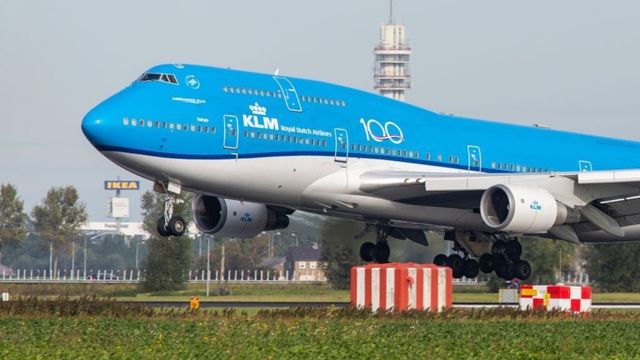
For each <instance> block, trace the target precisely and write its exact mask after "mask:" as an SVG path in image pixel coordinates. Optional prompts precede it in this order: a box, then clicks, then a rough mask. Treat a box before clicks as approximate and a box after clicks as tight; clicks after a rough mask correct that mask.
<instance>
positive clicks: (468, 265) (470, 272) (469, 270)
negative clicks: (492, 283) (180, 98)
mask: <svg viewBox="0 0 640 360" xmlns="http://www.w3.org/2000/svg"><path fill="white" fill-rule="evenodd" d="M479 271H480V265H478V262H477V261H475V260H472V259H467V260H466V261H465V262H464V277H466V278H467V279H473V278H475V277H476V276H478V272H479Z"/></svg>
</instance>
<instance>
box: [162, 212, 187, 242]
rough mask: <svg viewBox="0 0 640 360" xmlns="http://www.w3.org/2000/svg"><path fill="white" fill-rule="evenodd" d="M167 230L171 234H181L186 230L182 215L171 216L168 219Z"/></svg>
mask: <svg viewBox="0 0 640 360" xmlns="http://www.w3.org/2000/svg"><path fill="white" fill-rule="evenodd" d="M167 230H169V233H171V235H173V236H178V237H179V236H182V235H184V233H185V231H187V223H186V221H184V219H183V218H182V216H178V215H176V216H173V217H171V219H170V220H169V225H168V226H167Z"/></svg>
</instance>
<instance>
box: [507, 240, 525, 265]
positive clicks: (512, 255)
mask: <svg viewBox="0 0 640 360" xmlns="http://www.w3.org/2000/svg"><path fill="white" fill-rule="evenodd" d="M505 254H506V255H507V256H508V257H509V259H511V260H513V261H518V260H520V256H521V255H522V245H520V242H519V241H518V240H510V241H508V242H507V243H506V244H505Z"/></svg>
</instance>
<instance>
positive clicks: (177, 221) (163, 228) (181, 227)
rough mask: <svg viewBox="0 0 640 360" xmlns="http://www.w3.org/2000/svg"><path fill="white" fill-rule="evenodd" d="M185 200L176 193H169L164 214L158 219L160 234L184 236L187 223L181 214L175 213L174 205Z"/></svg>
mask: <svg viewBox="0 0 640 360" xmlns="http://www.w3.org/2000/svg"><path fill="white" fill-rule="evenodd" d="M183 202H184V201H183V200H182V199H178V198H177V197H175V196H174V195H171V194H167V195H166V197H165V202H164V215H163V216H161V217H160V218H159V219H158V224H157V225H158V226H157V229H158V234H160V236H182V235H184V233H185V231H186V230H187V223H186V221H184V218H183V217H182V216H180V215H173V205H175V204H182V203H183Z"/></svg>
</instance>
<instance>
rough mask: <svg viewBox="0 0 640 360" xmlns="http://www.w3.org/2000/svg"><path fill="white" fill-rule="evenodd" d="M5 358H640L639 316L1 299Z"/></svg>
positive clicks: (0, 340) (0, 342) (0, 349)
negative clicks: (199, 307) (158, 307)
mask: <svg viewBox="0 0 640 360" xmlns="http://www.w3.org/2000/svg"><path fill="white" fill-rule="evenodd" d="M0 328H2V329H3V332H2V336H0V358H2V359H24V358H118V359H157V358H163V359H164V358H168V359H173V358H176V359H177V358H216V359H220V358H223V359H265V358H318V359H326V358H350V359H361V358H367V359H371V358H373V359H382V358H391V359H403V358H480V359H485V358H550V359H551V358H557V357H558V354H562V357H563V358H585V357H586V358H634V357H636V356H637V354H638V349H637V344H638V343H640V313H627V312H602V311H598V312H594V313H592V314H591V315H590V316H587V317H581V316H571V315H566V314H564V313H559V312H550V313H547V312H520V311H516V310H512V309H490V310H458V309H454V310H449V311H446V312H443V313H439V314H436V313H427V312H409V313H395V314H372V313H370V312H368V311H357V310H352V309H336V308H315V309H308V308H293V309H284V310H282V309H271V310H261V311H258V312H256V313H255V314H251V315H249V314H248V313H245V312H241V313H238V312H236V311H233V310H217V311H197V312H194V313H191V312H189V311H187V310H165V311H155V310H151V309H146V308H144V307H142V306H136V305H124V304H118V303H114V302H111V301H108V300H99V299H78V300H68V299H58V300H55V301H41V300H36V299H23V301H21V302H11V303H0Z"/></svg>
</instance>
